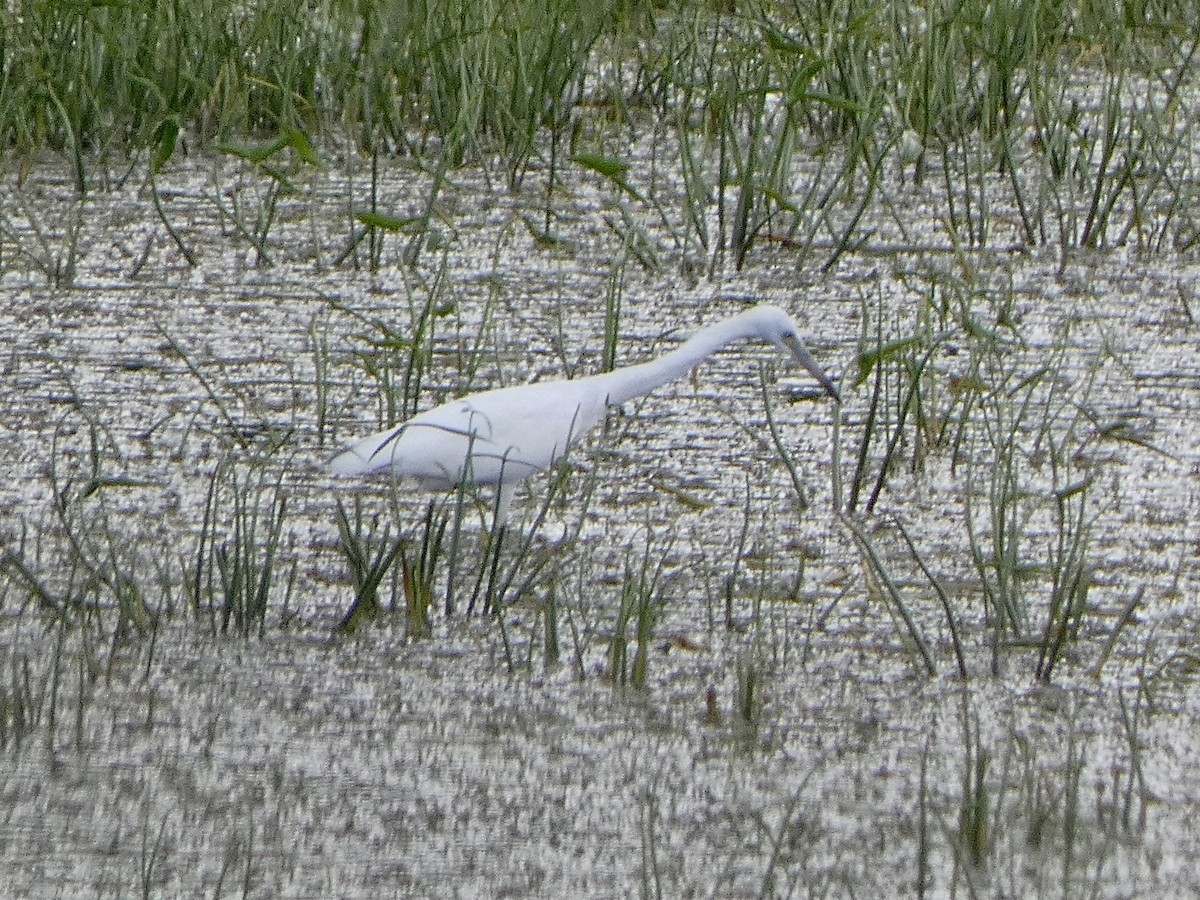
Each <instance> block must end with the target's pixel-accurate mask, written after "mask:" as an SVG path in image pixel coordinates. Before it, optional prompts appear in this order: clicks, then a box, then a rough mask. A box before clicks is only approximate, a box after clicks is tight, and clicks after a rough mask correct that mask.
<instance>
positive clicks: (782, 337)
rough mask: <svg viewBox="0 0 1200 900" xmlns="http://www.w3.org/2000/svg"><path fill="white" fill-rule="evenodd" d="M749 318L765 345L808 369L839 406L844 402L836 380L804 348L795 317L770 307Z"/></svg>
mask: <svg viewBox="0 0 1200 900" xmlns="http://www.w3.org/2000/svg"><path fill="white" fill-rule="evenodd" d="M745 315H746V317H747V318H748V319H749V320H750V322H751V323H752V325H753V327H754V329H755V330H756V331H757V332H758V334H759V335H760V336H761V337H762V339H763V340H764V341H767V342H768V343H771V344H774V345H775V346H776V347H778V348H779V349H780V350H781V351H782V352H783V353H785V354H786V355H787V356H790V357H791V358H792V359H794V360H795V361H796V362H797V363H799V364H800V365H801V366H803V367H804V368H805V369H807V370H808V372H809V373H810V374H811V375H812V377H813V378H815V379H817V382H818V383H819V384H820V385H821V387H823V388H824V389H825V392H826V393H828V394H829V396H831V397H832V398H833V399H834V400H835V401H837V402H838V403H841V402H842V397H841V394H839V393H838V389H837V385H835V384H834V383H833V379H832V378H830V377H829V375H828V374H826V372H825V370H824V369H822V368H821V366H820V365H819V364H818V363H817V361H816V360H815V359H813V355H812V354H811V353H809V352H808V348H807V347H805V346H804V340H803V338H801V336H800V328H799V327H798V326H797V325H796V323H795V321H793V320H792V317H791V316H789V315H788V314H787V313H785V312H784V311H783V310H782V309H780V308H779V307H778V306H771V305H769V304H766V303H764V304H761V305H760V306H756V307H754V308H753V309H751V310H748V311H747V312H746V313H745Z"/></svg>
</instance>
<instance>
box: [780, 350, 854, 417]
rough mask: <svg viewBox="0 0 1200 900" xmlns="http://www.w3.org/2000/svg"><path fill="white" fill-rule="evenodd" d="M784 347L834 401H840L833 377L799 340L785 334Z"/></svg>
mask: <svg viewBox="0 0 1200 900" xmlns="http://www.w3.org/2000/svg"><path fill="white" fill-rule="evenodd" d="M783 346H784V348H785V349H786V350H787V351H788V352H789V353H790V354H792V359H794V360H796V362H798V363H799V364H800V365H802V366H804V368H806V369H807V370H808V371H809V373H810V374H811V375H812V377H813V378H815V379H817V381H818V382H820V384H821V387H823V388H825V391H826V393H828V394H829V396H830V397H832V398H833V399H834V401H835V402H837V403H841V402H842V395H841V394H839V393H838V389H837V385H836V384H834V383H833V379H832V378H830V377H829V376H828V375H826V374H825V370H824V369H822V368H821V366H820V365H819V364H818V363H817V361H816V360H815V359H813V356H812V354H811V353H809V352H808V348H807V347H805V346H804V345H803V344H802V343H800V340H799V339H798V338H796V337H794V336H793V335H790V334H789V335H785V336H784V337H783Z"/></svg>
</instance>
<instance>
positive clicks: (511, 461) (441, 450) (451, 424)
mask: <svg viewBox="0 0 1200 900" xmlns="http://www.w3.org/2000/svg"><path fill="white" fill-rule="evenodd" d="M747 338H758V339H760V340H763V341H766V342H767V343H770V344H774V345H775V346H777V347H778V348H779V349H780V350H782V351H783V352H784V353H786V354H788V355H789V356H790V357H791V358H792V359H794V360H795V361H796V362H797V363H799V364H800V365H801V366H803V367H804V368H805V369H807V370H808V372H810V373H811V374H812V376H813V377H814V378H816V379H817V381H818V382H819V383H820V384H821V386H822V387H823V388H824V389H825V391H826V392H827V393H828V394H829V395H830V396H832V397H833V399H834V400H838V399H839V397H838V390H837V387H836V386H835V385H834V383H833V381H832V380H831V379H830V378H829V376H828V375H826V374H825V372H824V370H823V369H822V368H821V367H820V366H819V365H817V362H816V360H815V359H813V357H812V354H810V353H809V352H808V349H807V348H806V347H805V346H804V342H803V340H802V339H801V337H800V330H799V329H798V328H797V327H796V323H795V322H793V321H792V319H791V317H790V316H788V314H787V313H785V312H784V311H783V310H781V309H779V308H778V307H775V306H769V305H767V304H762V305H759V306H755V307H752V308H751V309H748V310H746V311H745V312H742V313H739V314H738V315H736V316H733V317H732V318H730V319H726V320H725V321H723V322H718V323H716V324H715V325H709V326H708V327H707V328H702V329H701V330H700V331H698V332H696V334H694V335H693V336H692V337H691V338H689V339H688V340H687V341H685V342H684V343H683V344H682V345H680V346H679V347H678V348H676V349H675V350H672V351H670V352H669V353H664V354H663V355H662V356H660V357H658V358H657V359H654V360H651V361H650V362H645V363H640V364H638V365H633V366H626V367H624V368H621V369H616V370H614V371H612V372H605V373H603V374H600V375H591V376H588V377H585V378H576V379H573V380H570V381H541V382H536V383H534V384H522V385H518V386H515V387H506V388H498V389H496V390H490V391H481V392H479V393H476V394H468V395H467V396H465V397H461V398H459V399H457V400H451V401H449V402H448V403H443V404H442V405H441V406H438V407H435V408H433V409H431V410H427V411H426V412H423V413H419V414H417V415H415V416H413V417H412V418H411V419H408V420H407V421H405V422H403V423H401V424H400V425H396V426H394V427H392V428H389V429H387V430H386V431H380V432H377V433H376V434H372V435H370V436H369V437H365V438H363V439H362V440H360V441H358V442H356V443H355V444H354V445H352V446H351V447H350V448H349V449H347V450H345V451H344V452H342V453H341V454H339V455H338V456H336V457H335V458H334V459H333V461H332V462H331V463H330V464H329V467H330V470H331V471H332V472H333V473H335V474H337V475H362V474H366V473H370V472H376V471H381V470H384V469H390V470H391V471H392V473H393V475H394V476H395V477H397V478H412V479H414V480H416V481H419V482H421V483H423V484H425V485H428V486H430V487H435V488H441V489H449V488H453V487H456V486H457V485H459V484H463V483H467V484H478V485H494V486H496V487H497V489H498V490H499V498H498V501H497V521H498V522H503V521H504V520H505V518H506V516H507V513H508V506H509V503H510V501H511V499H512V492H513V489H514V488H515V487H516V485H517V484H518V483H519V482H521V481H524V480H525V479H526V478H528V477H529V476H530V475H532V474H534V473H535V472H541V471H545V470H547V469H549V468H550V467H551V466H552V465H553V464H554V463H555V462H557V461H558V460H559V459H561V458H562V457H563V456H564V455H565V454H566V452H567V449H568V448H569V447H570V446H571V444H572V443H574V442H575V441H576V440H578V439H579V438H580V437H581V436H582V435H584V434H586V433H587V432H589V431H591V430H592V428H594V427H595V426H596V425H598V424H600V422H601V421H603V419H604V415H605V412H606V411H607V409H608V407H610V406H616V405H618V404H621V403H624V402H625V401H627V400H630V399H632V398H634V397H639V396H641V395H643V394H647V393H649V392H650V391H653V390H654V389H655V388H657V387H660V386H662V385H664V384H666V383H667V382H669V381H673V380H675V379H676V378H679V377H680V376H682V375H684V374H686V373H687V372H689V371H691V370H692V369H693V368H694V367H695V366H697V365H698V364H699V363H701V362H703V361H704V360H706V359H707V358H708V357H710V356H712V354H713V353H715V352H716V351H717V350H719V349H721V348H722V347H724V346H725V345H726V344H729V343H732V342H733V341H737V340H743V339H747Z"/></svg>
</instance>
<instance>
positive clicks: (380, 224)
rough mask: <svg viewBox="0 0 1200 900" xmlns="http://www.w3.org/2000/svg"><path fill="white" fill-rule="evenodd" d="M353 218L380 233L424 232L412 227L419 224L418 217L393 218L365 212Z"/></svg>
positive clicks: (421, 229)
mask: <svg viewBox="0 0 1200 900" xmlns="http://www.w3.org/2000/svg"><path fill="white" fill-rule="evenodd" d="M355 218H356V219H358V221H360V222H361V223H362V224H364V225H366V226H367V227H368V228H378V229H379V230H380V231H392V232H395V231H403V232H407V233H412V234H416V233H417V232H419V231H423V230H424V229H423V228H414V227H413V226H414V225H418V224H419V223H420V221H421V217H420V216H406V217H404V218H397V217H395V216H385V215H384V214H383V213H374V212H365V213H359V214H358V215H357V216H355Z"/></svg>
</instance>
